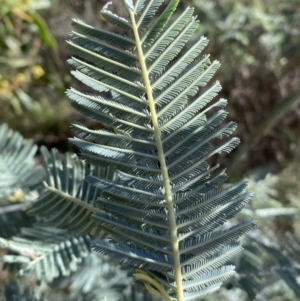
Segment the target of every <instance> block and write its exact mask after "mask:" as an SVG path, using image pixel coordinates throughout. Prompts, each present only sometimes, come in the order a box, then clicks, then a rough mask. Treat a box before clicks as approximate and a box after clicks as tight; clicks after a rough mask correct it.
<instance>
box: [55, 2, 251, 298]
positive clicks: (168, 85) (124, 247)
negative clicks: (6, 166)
mask: <svg viewBox="0 0 300 301" xmlns="http://www.w3.org/2000/svg"><path fill="white" fill-rule="evenodd" d="M162 2H163V1H161V0H150V1H148V2H146V1H142V0H138V1H136V2H135V3H133V2H132V1H129V0H124V1H123V3H124V11H125V13H126V17H119V16H117V15H115V14H113V13H112V12H110V11H109V10H108V6H106V7H105V8H104V9H103V11H102V17H103V18H104V19H105V20H106V21H108V22H110V23H112V24H114V25H116V26H117V27H119V29H120V30H123V31H124V32H126V35H121V34H117V33H111V32H108V31H105V30H102V29H97V28H94V27H92V26H89V25H87V24H85V23H84V22H82V21H79V20H74V21H73V26H74V28H75V30H74V31H73V32H72V33H71V34H70V40H69V41H68V47H69V48H70V49H71V50H72V52H73V53H74V57H72V58H71V59H70V60H69V63H70V64H71V65H72V66H73V67H74V68H75V69H76V70H75V71H73V72H72V74H73V75H74V76H75V77H76V78H77V79H78V80H80V81H81V82H83V83H84V84H86V85H87V86H89V87H90V88H91V89H92V90H93V92H91V93H82V92H80V91H77V90H76V89H70V90H69V91H67V95H68V96H69V97H70V98H71V101H72V105H73V106H74V107H75V108H76V109H77V110H79V111H80V112H81V113H83V114H85V115H87V116H89V117H91V118H93V119H94V120H96V121H97V122H100V123H101V124H103V127H102V128H101V129H99V130H90V129H88V128H86V127H85V126H84V125H81V124H74V125H73V129H74V133H75V135H76V136H77V138H74V139H71V141H72V142H73V143H74V144H75V145H77V146H78V147H79V148H80V149H81V152H82V157H83V158H84V159H85V160H86V161H87V162H89V163H91V164H94V165H97V166H100V167H109V168H110V167H113V168H116V172H115V176H114V178H113V179H107V178H105V177H97V176H94V175H91V176H88V177H87V181H88V183H90V184H91V185H93V186H94V187H95V188H97V189H99V191H101V194H100V196H99V198H98V200H97V206H98V207H99V208H100V209H101V210H102V211H101V212H97V213H95V214H93V219H94V220H95V221H96V222H98V223H99V226H100V227H101V229H103V230H105V231H107V232H108V233H109V234H110V236H109V238H110V240H97V241H96V242H95V246H94V250H95V251H97V252H99V253H101V254H104V255H109V256H110V257H111V258H113V259H115V260H117V261H119V262H121V263H126V264H127V265H129V266H133V267H136V268H142V270H138V271H137V274H136V278H137V279H138V280H141V281H144V282H145V286H146V288H147V289H148V290H149V291H150V292H151V293H152V294H154V295H156V296H160V297H162V298H164V299H165V300H171V299H177V300H178V301H182V300H194V299H199V298H201V297H202V296H204V295H205V294H207V293H210V292H213V291H215V290H216V289H218V288H219V287H220V285H221V282H222V281H223V280H224V279H226V278H228V277H229V276H230V275H232V274H233V270H234V267H233V266H226V265H225V266H224V263H226V261H227V260H228V259H229V258H230V257H231V256H233V255H234V254H236V253H238V252H239V251H240V246H239V244H238V243H237V239H238V238H239V237H241V236H242V235H243V234H244V233H246V232H248V231H249V230H250V229H252V228H253V226H254V223H253V221H252V220H246V221H243V222H241V223H239V224H237V225H234V226H232V227H230V228H226V227H223V225H224V224H225V222H226V221H227V220H228V219H230V218H231V217H233V216H234V215H235V214H236V213H237V212H238V211H240V210H241V208H242V207H243V206H244V205H245V204H246V203H247V202H248V201H249V200H250V193H249V192H248V191H247V190H246V183H245V182H240V183H236V184H233V185H229V186H228V187H227V188H225V189H222V188H219V187H218V184H221V183H222V182H224V181H225V180H226V175H225V173H224V171H221V172H219V173H217V174H213V176H212V173H213V172H214V171H215V170H216V169H217V166H214V167H210V166H209V165H208V163H207V160H208V159H209V158H210V157H211V156H213V155H214V154H217V153H221V152H230V151H231V150H232V149H233V148H235V147H236V145H237V144H238V139H237V138H229V139H227V140H225V142H222V143H221V144H216V143H215V140H219V139H221V138H224V137H228V136H229V135H230V134H231V133H232V132H233V131H234V130H235V128H236V124H235V123H234V122H228V123H223V121H224V119H225V117H226V116H227V113H226V111H224V107H225V106H226V101H225V100H224V99H221V100H219V101H216V102H213V103H211V101H212V100H213V99H214V98H215V97H216V96H217V93H218V92H219V91H220V89H221V86H220V84H219V83H218V82H216V83H215V84H213V85H211V86H210V87H206V86H207V84H208V82H209V81H210V80H211V78H212V77H213V76H214V74H215V72H216V71H217V69H218V68H219V63H218V62H216V61H214V62H212V63H211V62H210V59H209V56H208V55H203V54H202V51H203V49H204V48H205V46H206V45H207V39H206V38H204V37H202V38H200V39H199V40H198V41H197V42H195V43H194V44H193V45H191V46H190V47H189V49H187V50H186V49H185V46H186V45H187V44H188V42H189V40H190V38H191V37H192V35H193V34H194V32H195V31H196V29H197V27H198V20H197V18H196V17H194V16H193V9H192V8H191V7H188V8H187V9H186V10H185V11H184V12H183V13H182V14H180V15H178V16H177V18H176V19H173V20H171V17H172V15H173V13H174V12H175V10H176V7H177V4H178V0H171V1H170V2H169V4H168V5H167V7H166V9H165V10H164V11H163V12H162V13H161V15H160V16H158V17H157V18H156V19H155V20H154V16H155V15H156V14H157V11H158V9H159V8H160V5H161V3H162ZM208 115H209V116H208ZM52 206H54V205H52Z"/></svg>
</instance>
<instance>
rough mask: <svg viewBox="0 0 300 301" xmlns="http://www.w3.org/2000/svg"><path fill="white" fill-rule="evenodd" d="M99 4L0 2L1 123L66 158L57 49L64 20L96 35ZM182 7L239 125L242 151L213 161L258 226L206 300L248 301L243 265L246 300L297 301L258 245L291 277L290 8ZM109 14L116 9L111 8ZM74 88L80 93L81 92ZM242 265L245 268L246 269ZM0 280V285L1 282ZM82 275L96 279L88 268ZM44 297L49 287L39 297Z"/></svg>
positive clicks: (293, 124) (294, 195) (298, 198)
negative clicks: (81, 23) (238, 183)
mask: <svg viewBox="0 0 300 301" xmlns="http://www.w3.org/2000/svg"><path fill="white" fill-rule="evenodd" d="M105 2H106V1H102V0H101V1H99V0H97V1H96V0H90V1H80V0H77V1H75V0H64V1H55V0H52V1H50V0H35V1H34V0H31V1H30V0H14V1H13V0H4V2H3V4H2V3H1V7H0V102H1V112H0V121H1V123H3V122H6V123H8V124H9V126H10V127H11V128H13V129H17V130H19V131H20V132H21V133H22V134H23V135H25V137H33V138H34V140H35V142H36V143H37V144H38V145H41V144H44V145H47V146H49V147H53V146H56V147H58V148H59V150H60V151H62V152H65V151H66V150H70V146H69V144H68V143H67V138H68V137H69V136H70V135H71V134H70V132H69V124H70V120H74V119H76V120H79V116H76V113H75V112H74V111H73V110H72V109H71V108H70V105H69V101H68V100H67V99H66V97H65V95H64V91H65V89H66V88H67V87H68V86H70V85H72V86H75V87H76V86H78V85H80V84H79V83H78V82H76V83H75V82H74V83H73V82H72V79H71V77H70V76H69V69H68V68H69V67H68V66H67V65H66V63H65V60H66V59H67V58H68V57H69V55H70V54H69V53H68V51H67V50H66V47H65V45H64V40H65V39H66V37H67V33H68V32H69V31H70V30H71V28H70V20H71V18H72V17H79V18H81V19H84V20H86V21H87V22H89V23H91V24H92V25H97V26H99V25H101V26H102V24H103V23H102V21H101V20H100V19H99V11H100V9H101V7H102V6H103V5H104V4H105ZM188 4H189V5H191V6H194V7H195V8H196V13H197V14H198V16H199V19H200V21H201V22H200V24H201V26H200V29H199V32H197V33H196V34H197V35H198V36H199V35H202V34H203V35H205V36H207V37H208V38H209V39H210V43H209V46H208V49H207V52H208V53H211V55H212V58H214V59H218V60H220V61H221V63H222V67H221V69H220V71H219V72H218V75H217V78H218V80H220V82H221V84H222V85H223V90H222V91H221V96H223V97H225V98H227V99H228V100H229V108H228V109H229V112H230V119H232V120H236V121H237V122H238V124H239V127H238V130H237V135H238V136H239V137H240V138H241V140H242V145H241V146H240V147H238V149H237V150H236V151H235V152H234V153H233V154H232V155H231V156H229V157H228V156H227V157H221V158H218V160H219V161H220V163H221V164H223V166H224V165H226V166H229V167H230V169H229V175H232V176H233V178H236V179H240V178H241V176H244V175H245V174H246V173H248V174H249V177H250V183H251V185H252V189H253V190H254V192H255V193H256V197H255V199H254V201H253V202H252V204H251V207H249V208H247V210H245V211H244V212H243V214H245V215H249V214H251V213H252V212H255V213H256V215H257V217H258V220H259V222H260V226H259V228H258V229H257V230H256V232H255V233H254V234H253V235H254V238H258V237H259V238H261V239H260V240H259V241H256V240H255V241H254V242H252V243H249V242H247V241H245V246H246V247H245V251H244V253H243V254H242V256H241V257H240V258H239V259H238V260H239V263H240V265H239V270H238V271H239V273H240V274H241V275H242V276H241V277H240V278H238V277H237V278H236V279H232V280H231V281H230V282H228V284H227V285H226V286H225V288H223V289H222V290H221V291H220V292H219V296H218V297H217V296H213V297H209V298H211V299H209V298H207V300H213V299H214V298H219V300H229V301H231V300H232V301H234V300H245V301H246V300H249V299H248V298H251V292H250V291H248V293H247V288H245V286H243V281H242V279H248V278H247V277H246V276H247V275H245V273H244V270H245V269H246V268H247V269H248V270H249V265H251V268H252V270H251V273H252V274H251V275H250V277H251V279H254V280H253V281H254V282H255V285H253V287H254V289H253V292H252V298H253V294H254V296H255V298H256V299H257V300H271V301H277V300H278V301H279V300H280V301H284V300H291V301H293V300H298V297H297V295H296V293H295V292H294V291H293V289H292V287H291V286H292V285H293V284H292V283H291V282H289V280H286V281H283V280H280V279H282V277H278V273H280V271H281V270H280V269H281V268H282V266H281V264H280V260H279V259H278V258H277V257H276V255H274V253H276V252H275V251H274V252H273V253H272V251H270V250H269V251H267V248H266V247H265V246H268V247H271V246H272V248H274V249H276V250H279V251H282V250H283V251H284V252H285V253H284V252H283V253H284V254H285V256H287V254H289V258H290V261H291V265H292V267H293V268H292V269H290V270H289V269H287V268H286V265H284V266H283V267H284V270H285V271H286V270H288V272H291V273H293V275H296V274H297V265H298V266H299V264H300V263H299V259H298V262H297V258H294V257H293V256H292V255H291V253H287V252H288V251H287V250H286V248H285V247H286V244H287V243H284V242H286V241H289V239H290V240H292V241H293V242H297V240H299V239H300V238H299V233H300V232H299V230H300V219H299V211H298V210H299V204H300V186H299V180H298V179H299V177H300V167H299V166H300V158H299V156H300V155H299V154H300V152H299V150H300V148H299V137H298V133H299V130H300V122H299V120H300V119H299V115H300V108H299V101H300V90H299V80H300V51H299V49H300V33H299V31H300V29H299V25H298V23H299V18H300V5H299V4H300V3H299V0H265V1H262V0H255V1H249V0H238V1H236V0H223V1H217V0H208V1H199V0H194V1H193V0H189V1H182V4H181V5H182V8H183V7H186V6H187V5H188ZM114 5H115V6H117V8H116V9H117V10H118V9H119V8H118V1H115V3H114ZM16 7H17V9H16ZM80 89H81V90H82V91H83V90H84V87H80ZM80 118H81V119H82V118H83V117H80ZM81 121H84V122H86V121H85V120H81ZM89 126H90V127H93V126H95V127H96V126H97V125H93V124H90V125H89ZM37 160H38V159H37ZM271 174H272V175H271ZM231 178H232V177H231ZM0 186H1V185H0ZM26 193H27V192H26ZM14 201H15V202H17V203H19V202H20V201H21V202H23V198H22V197H21V199H20V198H19V197H18V190H15V191H14V192H13V193H12V194H10V195H9V196H6V197H5V198H2V199H1V206H4V205H5V206H7V205H11V204H15V203H12V202H14ZM10 213H11V214H18V215H20V214H21V215H22V213H20V212H10ZM33 222H34V221H33V220H31V219H29V220H26V224H24V225H20V226H23V227H28V226H30V225H31V224H32V223H33ZM287 233H289V234H287ZM14 234H15V233H13V235H14ZM297 235H298V237H297ZM1 237H3V234H2V235H1ZM4 237H5V238H9V237H7V236H4ZM275 237H276V239H274V238H275ZM291 237H292V238H291ZM297 248H298V250H299V249H300V243H299V244H296V245H295V246H293V247H291V250H294V249H297ZM291 250H290V251H289V252H292V251H291ZM272 254H273V255H272ZM276 254H277V253H276ZM15 255H16V254H15ZM22 256H24V254H23V255H22ZM25 257H26V256H25ZM247 258H250V259H251V260H250V259H249V260H248V262H247ZM278 260H279V261H278ZM253 262H255V264H253ZM86 266H88V264H87V265H83V268H84V267H86ZM294 267H295V269H294ZM10 271H14V269H12V270H10ZM262 271H264V272H265V273H261V272H262ZM96 272H97V271H96ZM298 272H299V271H298ZM5 273H7V271H6V272H3V277H4V276H5V277H7V274H5ZM89 273H95V270H93V269H90V272H89ZM248 276H249V275H248ZM97 277H100V278H101V277H102V276H99V275H98V276H97ZM243 277H244V278H243ZM111 278H113V277H111ZM125 278H126V277H125ZM285 279H287V278H285ZM298 279H299V278H298ZM74 281H75V280H73V282H72V281H71V282H69V283H68V284H66V287H61V289H62V293H61V294H62V295H59V296H57V295H55V298H62V296H66V292H67V293H70V294H71V293H72V289H71V287H72V283H74ZM65 283H66V281H65ZM108 283H109V281H108ZM27 284H28V283H27ZM268 284H272V285H268ZM53 285H54V286H55V284H53ZM2 287H3V288H4V285H3V286H2ZM91 287H93V285H92V286H91ZM43 289H45V287H43ZM49 289H50V290H51V286H49V287H47V289H45V290H49ZM122 289H124V287H123V288H122ZM7 290H8V291H9V286H8V288H7ZM87 291H89V292H92V291H93V289H90V290H87ZM73 293H74V292H73ZM83 295H84V297H83V300H96V299H93V298H94V297H91V296H90V297H88V294H87V293H84V294H83ZM40 297H41V298H42V297H43V296H40ZM30 298H31V297H30ZM37 298H39V297H37ZM84 298H85V299H84ZM88 298H90V299H88ZM122 298H123V297H122ZM124 298H125V297H124ZM7 300H9V299H7ZM12 300H14V299H12ZM24 300H25V299H24ZM28 300H34V299H28ZM36 300H38V299H36ZM55 300H59V299H55ZM97 300H98V299H97Z"/></svg>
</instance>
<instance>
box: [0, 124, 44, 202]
mask: <svg viewBox="0 0 300 301" xmlns="http://www.w3.org/2000/svg"><path fill="white" fill-rule="evenodd" d="M36 151H37V146H36V145H34V144H33V141H32V140H31V139H24V138H23V137H22V136H21V135H20V134H19V133H18V132H15V131H13V130H11V129H9V128H8V126H7V125H6V124H2V125H1V126H0V198H4V197H8V196H10V195H12V194H13V193H14V191H15V190H17V189H21V190H22V191H23V192H24V193H27V192H29V191H30V190H33V189H35V188H36V185H37V184H39V183H40V181H41V179H42V177H43V171H42V169H41V166H39V165H36V166H35V164H34V160H33V157H34V155H35V153H36Z"/></svg>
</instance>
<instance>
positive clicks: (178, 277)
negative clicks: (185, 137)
mask: <svg viewBox="0 0 300 301" xmlns="http://www.w3.org/2000/svg"><path fill="white" fill-rule="evenodd" d="M129 15H130V19H131V23H132V29H133V33H134V37H135V40H136V47H137V52H138V57H139V62H140V64H141V70H142V75H143V78H144V84H145V87H146V94H147V99H148V105H149V109H150V113H151V120H152V125H153V129H154V132H153V134H154V139H155V142H156V147H157V154H158V159H159V163H160V169H161V173H162V177H163V183H164V189H165V199H166V202H167V208H168V217H169V224H170V235H171V244H172V252H173V260H174V270H175V281H176V288H177V301H183V300H184V299H183V288H182V274H181V265H180V253H179V240H178V237H177V225H176V219H175V214H174V207H173V197H172V189H171V185H170V178H169V173H168V167H167V164H166V160H165V154H164V150H163V144H162V141H161V132H160V128H159V125H158V121H157V119H158V118H157V113H156V110H155V103H154V99H153V94H152V87H151V83H150V79H149V74H148V70H147V66H146V62H145V57H144V53H143V49H142V44H141V40H140V37H139V33H138V28H137V25H136V22H135V18H134V14H133V12H132V11H131V10H129Z"/></svg>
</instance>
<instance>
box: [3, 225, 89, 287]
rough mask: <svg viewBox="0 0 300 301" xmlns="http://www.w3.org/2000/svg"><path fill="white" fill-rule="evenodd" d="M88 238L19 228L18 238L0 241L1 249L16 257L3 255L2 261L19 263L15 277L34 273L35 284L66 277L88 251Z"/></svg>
mask: <svg viewBox="0 0 300 301" xmlns="http://www.w3.org/2000/svg"><path fill="white" fill-rule="evenodd" d="M90 244H91V239H90V237H89V236H87V235H85V236H77V237H76V236H73V235H71V234H68V233H66V231H65V230H60V229H56V228H49V227H48V228H47V227H44V226H39V225H36V226H35V227H32V228H22V231H21V236H20V237H14V238H12V239H11V240H5V239H0V246H1V248H4V249H8V250H9V251H12V252H16V253H17V254H18V255H9V254H8V255H3V256H2V257H1V261H3V262H5V263H7V264H8V265H9V264H19V265H21V267H22V266H23V267H22V268H21V269H20V270H19V271H18V274H17V277H23V276H25V275H26V274H28V273H29V272H31V271H34V273H35V278H36V281H37V282H38V283H41V281H42V280H45V281H47V282H52V281H53V279H54V278H56V277H58V276H59V275H60V274H61V275H63V276H69V275H70V274H71V272H72V271H76V270H77V268H78V265H79V264H80V263H81V262H82V259H83V258H85V257H87V256H88V254H89V253H90V252H91V248H90Z"/></svg>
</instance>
